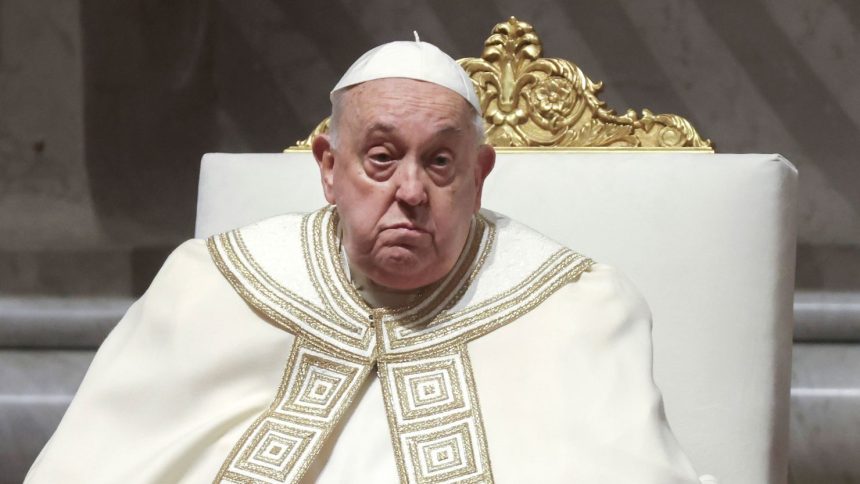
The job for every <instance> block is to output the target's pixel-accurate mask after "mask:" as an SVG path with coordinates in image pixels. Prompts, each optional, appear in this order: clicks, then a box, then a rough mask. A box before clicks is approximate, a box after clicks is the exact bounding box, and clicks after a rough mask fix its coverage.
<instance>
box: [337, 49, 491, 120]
mask: <svg viewBox="0 0 860 484" xmlns="http://www.w3.org/2000/svg"><path fill="white" fill-rule="evenodd" d="M389 77H404V78H408V79H416V80H419V81H426V82H432V83H433V84H438V85H440V86H442V87H447V88H448V89H450V90H452V91H454V92H456V93H457V94H459V95H460V96H462V97H463V98H464V99H465V100H466V101H468V102H469V104H471V105H472V107H474V108H475V111H477V112H478V113H480V112H481V105H480V102H479V101H478V96H477V94H476V93H475V87H474V85H473V84H472V80H471V79H470V78H469V75H468V74H466V71H464V70H463V68H462V67H460V65H459V64H457V61H455V60H454V59H452V58H451V56H449V55H448V54H446V53H444V52H442V51H441V50H440V49H439V48H438V47H436V46H435V45H433V44H429V43H427V42H422V41H420V40H418V34H416V35H415V40H414V41H395V42H389V43H387V44H382V45H380V46H378V47H374V48H373V49H371V50H369V51H367V52H365V53H364V55H362V56H361V57H359V58H358V60H357V61H355V62H354V63H353V64H352V66H350V68H349V69H348V70H347V71H346V74H344V75H343V77H342V78H341V79H340V81H338V83H337V85H335V86H334V89H332V91H331V92H332V94H334V93H335V92H337V91H339V90H341V89H344V88H347V87H350V86H354V85H356V84H361V83H362V82H367V81H372V80H374V79H384V78H389Z"/></svg>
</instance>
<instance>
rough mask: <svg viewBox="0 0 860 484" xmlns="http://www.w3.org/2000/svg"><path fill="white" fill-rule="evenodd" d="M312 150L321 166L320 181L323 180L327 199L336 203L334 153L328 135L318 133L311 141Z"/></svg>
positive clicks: (331, 202)
mask: <svg viewBox="0 0 860 484" xmlns="http://www.w3.org/2000/svg"><path fill="white" fill-rule="evenodd" d="M311 150H312V151H313V152H314V158H316V160H317V165H318V166H319V168H320V181H322V188H323V193H324V194H325V199H326V201H328V203H330V204H332V205H335V204H336V203H337V201H336V200H335V196H334V153H333V151H332V146H331V140H330V139H329V137H328V135H327V134H318V135H317V136H316V137H315V138H314V141H313V143H311Z"/></svg>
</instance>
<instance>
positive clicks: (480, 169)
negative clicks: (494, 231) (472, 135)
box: [475, 145, 496, 212]
mask: <svg viewBox="0 0 860 484" xmlns="http://www.w3.org/2000/svg"><path fill="white" fill-rule="evenodd" d="M494 166H496V150H494V149H493V147H492V146H490V145H481V146H480V147H478V159H477V161H476V162H475V212H477V211H478V210H480V209H481V195H482V194H483V190H484V180H486V179H487V175H489V174H490V172H491V171H493V167H494Z"/></svg>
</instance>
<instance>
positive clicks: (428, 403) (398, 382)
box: [379, 346, 493, 484]
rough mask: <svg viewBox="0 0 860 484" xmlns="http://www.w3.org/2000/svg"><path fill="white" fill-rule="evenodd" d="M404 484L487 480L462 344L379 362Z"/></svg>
mask: <svg viewBox="0 0 860 484" xmlns="http://www.w3.org/2000/svg"><path fill="white" fill-rule="evenodd" d="M379 377H380V381H381V382H382V389H383V392H384V394H385V401H386V403H387V408H386V410H387V412H388V418H389V424H390V425H391V428H392V429H394V433H395V435H396V439H395V441H394V445H395V449H394V451H395V454H396V456H397V460H398V468H399V472H400V478H401V481H402V482H404V483H415V484H423V483H454V482H487V483H489V482H492V481H493V478H492V471H491V470H490V458H489V454H488V452H487V442H486V438H485V437H484V428H483V424H482V422H481V413H480V409H479V408H480V407H479V406H478V401H477V395H476V391H475V383H474V381H473V380H472V370H471V367H470V365H469V357H468V353H467V352H466V348H465V346H459V347H455V348H450V349H449V350H448V351H447V352H443V353H441V354H438V355H436V356H431V357H426V358H422V359H419V360H413V361H384V360H380V361H379Z"/></svg>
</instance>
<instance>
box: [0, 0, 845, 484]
mask: <svg viewBox="0 0 860 484" xmlns="http://www.w3.org/2000/svg"><path fill="white" fill-rule="evenodd" d="M511 15H515V16H517V17H518V18H519V19H521V20H525V21H527V22H530V23H531V24H532V25H534V26H535V28H536V29H537V31H538V34H539V35H540V37H541V38H542V39H543V42H544V49H545V50H544V55H545V56H548V57H561V58H565V59H569V60H572V61H573V62H575V63H577V64H578V65H579V66H580V67H581V68H582V69H583V70H584V71H585V72H586V74H587V75H589V76H590V77H591V78H592V79H594V80H595V81H604V83H605V86H606V89H605V93H604V94H603V95H602V99H603V100H604V101H606V102H607V104H608V105H609V106H610V107H612V108H614V109H616V110H617V111H624V110H626V109H627V108H634V109H637V110H640V109H642V108H649V109H651V110H653V111H656V112H665V113H677V114H680V115H683V116H685V117H687V118H688V119H690V121H691V122H692V123H693V125H694V126H696V128H697V129H698V130H699V132H700V133H701V134H702V136H703V137H707V138H710V139H712V140H714V141H715V143H716V147H717V150H718V151H720V152H778V153H781V154H783V155H784V156H786V157H787V158H788V159H789V160H791V161H792V162H793V163H795V164H796V166H797V167H798V169H799V171H800V180H801V185H800V201H799V202H800V203H799V207H800V215H799V216H800V219H799V230H800V237H799V241H798V244H799V245H798V256H797V257H798V259H797V268H798V274H797V289H798V293H797V294H798V296H797V303H796V319H797V326H796V328H797V329H796V332H795V341H796V342H795V355H794V358H795V363H794V371H793V390H792V404H793V412H792V464H791V480H792V482H795V483H838V482H846V483H847V482H860V463H858V462H857V460H856V456H857V455H860V434H858V432H857V429H858V428H860V346H858V344H860V163H858V155H857V153H858V151H857V147H856V146H857V139H858V138H860V82H858V81H860V2H857V1H855V0H723V1H720V2H714V1H709V0H599V1H591V2H586V1H580V0H545V1H528V2H526V1H523V0H520V1H513V0H473V1H470V2H458V1H454V0H441V1H440V0H363V1H347V0H341V1H333V0H325V1H322V0H318V1H314V2H310V1H308V2H287V1H276V0H246V1H242V2H231V1H226V0H185V1H182V2H175V1H168V0H128V1H125V2H114V1H108V0H77V1H75V0H68V1H62V2H59V1H52V0H0V467H2V468H3V472H2V473H0V483H5V482H10V483H11V482H18V481H20V479H21V477H22V476H23V473H24V472H25V471H26V469H27V468H28V467H29V464H30V462H31V461H32V459H33V457H34V456H35V453H36V452H38V450H39V449H40V448H41V446H42V445H43V444H44V441H45V440H46V439H47V437H48V436H49V435H50V433H51V432H52V430H53V426H54V425H56V422H57V421H58V419H59V417H60V416H61V415H62V412H63V410H64V408H65V406H66V405H67V403H68V399H69V396H70V395H72V394H73V393H74V390H75V388H76V387H77V384H78V382H79V380H80V378H81V376H82V375H83V372H84V371H85V369H86V366H87V364H88V363H89V360H90V358H91V355H92V351H93V349H94V348H96V347H97V346H98V344H99V342H100V341H101V339H102V338H103V337H104V335H105V333H106V331H108V330H109V329H110V327H111V326H112V324H113V323H114V322H115V321H116V320H117V319H118V318H119V317H120V316H121V314H122V313H123V311H124V310H125V308H126V307H127V306H128V304H130V302H131V300H133V298H135V297H137V296H139V295H140V294H141V293H142V291H143V290H145V288H146V287H147V285H148V284H149V281H150V280H151V278H152V276H153V275H154V274H155V271H157V270H158V267H159V266H160V264H161V262H162V261H163V260H164V258H165V257H166V255H167V254H168V253H169V251H170V250H172V248H173V247H175V246H176V245H178V244H179V243H180V242H181V241H182V240H184V239H186V238H188V237H190V236H191V235H192V232H193V224H194V213H195V200H196V183H197V175H198V167H199V161H200V157H201V155H202V154H203V153H205V152H211V151H226V152H275V151H280V150H282V149H283V148H284V147H286V146H288V145H291V144H292V143H293V142H295V140H297V139H299V138H303V137H305V136H306V135H307V134H308V133H309V132H310V130H311V129H312V128H313V127H314V126H315V125H316V123H317V122H319V121H320V120H321V119H322V118H323V117H325V116H326V115H327V113H328V110H329V103H328V96H327V93H328V91H329V89H330V88H331V86H333V85H334V83H335V82H336V81H337V79H338V78H339V76H340V75H341V74H342V72H343V71H344V70H345V69H346V68H347V67H348V66H349V64H350V63H351V61H352V60H354V59H355V58H357V57H358V56H359V55H360V54H361V53H363V52H364V51H365V50H367V49H368V48H369V47H371V46H374V45H377V44H379V43H382V42H387V41H391V40H404V39H411V38H412V30H418V31H419V33H420V34H421V38H422V39H424V40H427V41H429V42H433V43H435V44H436V45H438V46H439V47H441V48H442V49H443V50H445V51H446V52H448V53H449V54H451V55H452V56H453V57H455V58H459V57H474V56H479V55H480V52H481V47H482V45H483V41H484V40H485V39H486V37H487V36H488V35H489V32H490V30H491V29H492V27H493V25H494V24H495V23H497V22H501V21H503V20H505V19H506V18H507V17H509V16H511ZM726 189H727V190H729V189H730V187H726ZM11 422H16V423H18V425H11ZM21 422H25V423H26V424H27V426H22V425H20V424H21ZM24 428H26V430H22V429H24ZM852 457H853V458H852Z"/></svg>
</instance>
